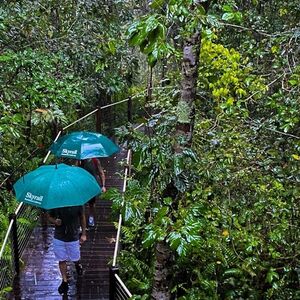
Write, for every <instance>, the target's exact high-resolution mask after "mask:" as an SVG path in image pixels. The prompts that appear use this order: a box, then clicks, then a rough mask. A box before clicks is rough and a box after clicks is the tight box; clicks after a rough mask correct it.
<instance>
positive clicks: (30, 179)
mask: <svg viewBox="0 0 300 300" xmlns="http://www.w3.org/2000/svg"><path fill="white" fill-rule="evenodd" d="M13 187H14V190H15V193H16V198H17V200H18V201H20V202H24V203H27V204H30V205H33V206H36V207H40V208H43V209H52V208H58V207H66V206H77V205H83V204H84V203H86V202H87V201H88V200H90V199H91V198H93V197H94V196H97V195H99V194H100V193H101V189H100V186H99V184H98V183H97V181H96V179H95V178H94V176H92V175H91V174H90V173H89V172H87V171H86V170H84V169H82V168H79V167H75V166H68V165H66V164H58V165H43V166H41V167H39V168H37V169H35V170H34V171H31V172H29V173H27V174H25V175H24V176H23V177H21V178H20V179H19V180H18V181H17V182H16V183H15V184H14V186H13Z"/></svg>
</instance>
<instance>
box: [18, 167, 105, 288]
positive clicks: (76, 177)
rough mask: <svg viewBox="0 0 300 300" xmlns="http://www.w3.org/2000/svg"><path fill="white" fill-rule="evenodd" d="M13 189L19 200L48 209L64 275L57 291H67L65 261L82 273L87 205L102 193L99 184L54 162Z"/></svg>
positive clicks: (81, 171)
mask: <svg viewBox="0 0 300 300" xmlns="http://www.w3.org/2000/svg"><path fill="white" fill-rule="evenodd" d="M13 189H14V192H15V195H16V199H17V201H19V202H24V203H25V204H28V205H32V206H35V207H38V208H41V209H43V210H46V211H47V218H48V220H49V221H50V222H51V223H53V224H54V225H55V231H54V243H53V248H54V253H55V256H56V258H57V259H58V261H59V270H60V273H61V275H62V283H61V284H60V286H59V287H58V292H59V293H60V294H66V293H67V292H68V289H69V287H68V281H67V264H66V262H67V261H73V262H75V266H76V270H77V273H78V274H79V275H80V274H82V266H81V264H80V262H79V260H80V243H83V242H84V241H85V240H86V232H85V228H86V221H85V213H84V205H85V203H86V202H87V201H88V200H89V199H91V198H92V197H94V196H97V195H99V194H101V189H100V187H99V184H98V183H97V181H96V180H95V178H94V177H93V176H92V175H91V174H90V173H89V172H87V171H86V170H84V169H82V168H78V167H75V166H68V165H66V164H55V165H42V166H40V167H39V168H37V169H35V170H33V171H30V172H29V173H26V174H25V175H24V176H22V177H21V178H20V179H18V180H17V182H16V183H15V184H14V185H13ZM80 225H81V228H82V234H81V236H80V237H79V228H80Z"/></svg>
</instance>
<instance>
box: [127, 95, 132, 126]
mask: <svg viewBox="0 0 300 300" xmlns="http://www.w3.org/2000/svg"><path fill="white" fill-rule="evenodd" d="M127 118H128V122H130V123H131V122H132V99H131V97H129V98H128V102H127Z"/></svg>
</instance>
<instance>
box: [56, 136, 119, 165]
mask: <svg viewBox="0 0 300 300" xmlns="http://www.w3.org/2000/svg"><path fill="white" fill-rule="evenodd" d="M119 150H120V148H119V147H118V146H117V145H116V144H115V143H114V142H113V141H111V140H110V139H109V138H108V137H106V136H105V135H103V134H100V133H97V132H89V131H74V132H72V133H70V134H67V135H65V136H62V137H60V138H59V139H58V140H57V141H56V142H54V143H53V144H52V145H51V147H50V151H51V152H52V153H53V154H54V155H55V156H57V157H66V158H73V159H80V160H81V159H87V158H93V157H108V156H111V155H112V154H114V153H116V152H118V151H119Z"/></svg>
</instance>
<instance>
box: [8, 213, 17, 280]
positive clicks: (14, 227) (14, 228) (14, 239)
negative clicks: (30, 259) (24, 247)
mask: <svg viewBox="0 0 300 300" xmlns="http://www.w3.org/2000/svg"><path fill="white" fill-rule="evenodd" d="M9 220H10V221H12V220H13V224H12V243H13V250H14V265H15V271H16V275H17V276H19V275H20V258H19V243H18V230H17V215H16V214H15V213H12V214H10V215H9Z"/></svg>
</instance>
